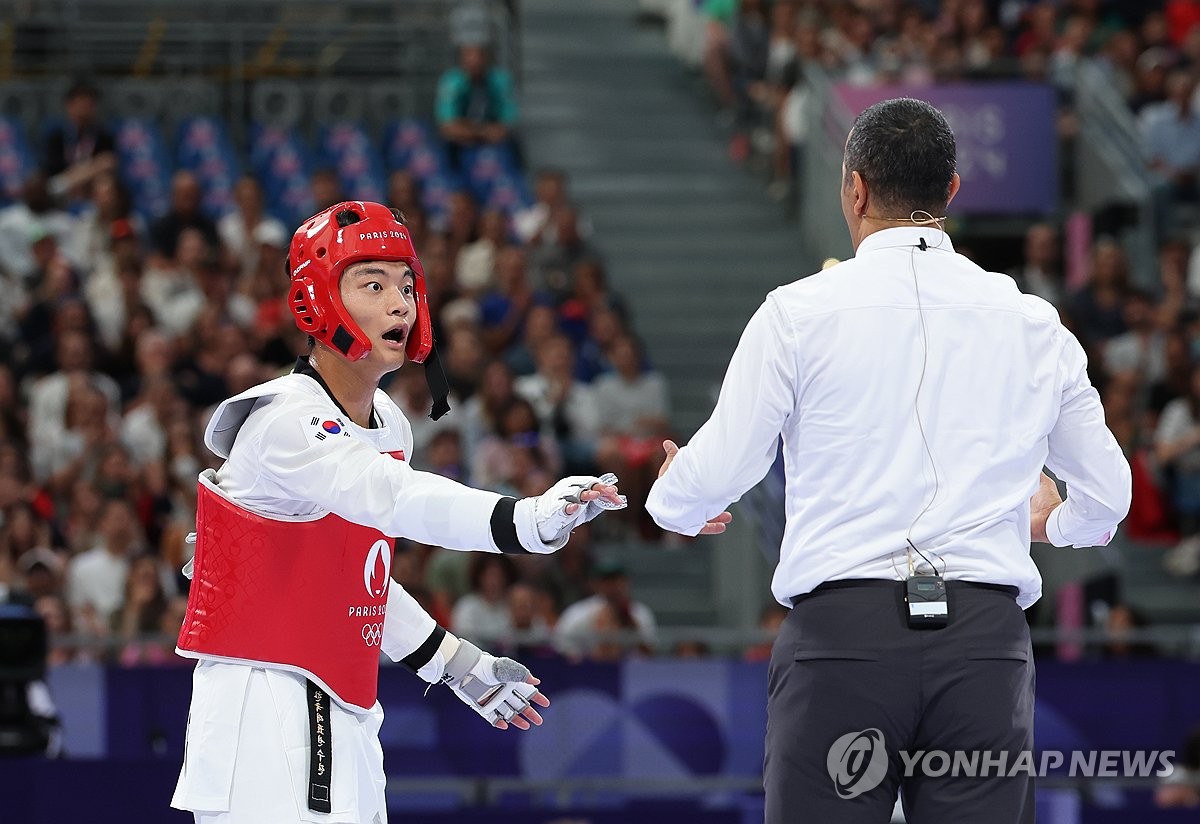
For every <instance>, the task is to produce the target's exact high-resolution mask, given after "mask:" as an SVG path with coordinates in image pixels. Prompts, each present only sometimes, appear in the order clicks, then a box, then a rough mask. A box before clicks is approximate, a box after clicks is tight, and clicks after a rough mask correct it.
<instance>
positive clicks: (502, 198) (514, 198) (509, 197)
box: [483, 171, 533, 217]
mask: <svg viewBox="0 0 1200 824" xmlns="http://www.w3.org/2000/svg"><path fill="white" fill-rule="evenodd" d="M483 204H484V207H485V208H487V209H500V210H501V211H503V212H504V213H505V214H506V215H508V216H509V217H512V215H513V214H514V213H516V212H519V211H521V210H522V209H528V208H529V207H530V206H532V205H533V195H532V194H531V193H530V191H529V185H528V184H527V183H526V182H525V177H524V176H523V175H522V174H521V173H520V172H516V171H514V172H505V173H504V174H501V175H500V176H498V177H497V178H496V179H494V180H493V181H492V183H491V186H490V188H489V190H488V193H487V197H486V198H484V199H483Z"/></svg>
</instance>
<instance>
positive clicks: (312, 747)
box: [305, 681, 333, 813]
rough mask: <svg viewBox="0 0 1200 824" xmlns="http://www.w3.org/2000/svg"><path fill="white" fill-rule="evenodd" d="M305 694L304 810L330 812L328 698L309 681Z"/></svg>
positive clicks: (330, 782) (331, 734) (329, 725)
mask: <svg viewBox="0 0 1200 824" xmlns="http://www.w3.org/2000/svg"><path fill="white" fill-rule="evenodd" d="M305 683H306V684H307V693H308V808H309V809H310V810H312V811H313V812H318V813H328V812H331V811H332V810H333V800H332V798H331V797H330V796H331V794H332V790H333V722H332V719H330V717H329V695H328V694H327V693H326V692H325V690H323V689H322V688H321V687H318V686H317V685H316V684H314V683H313V682H312V681H306V682H305Z"/></svg>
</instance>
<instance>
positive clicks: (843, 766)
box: [825, 727, 888, 798]
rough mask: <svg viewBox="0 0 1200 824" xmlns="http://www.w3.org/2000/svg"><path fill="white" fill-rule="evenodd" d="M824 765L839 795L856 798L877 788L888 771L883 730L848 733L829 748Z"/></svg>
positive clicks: (871, 729)
mask: <svg viewBox="0 0 1200 824" xmlns="http://www.w3.org/2000/svg"><path fill="white" fill-rule="evenodd" d="M825 768H826V769H827V770H829V777H830V778H832V779H833V788H834V790H836V791H837V794H838V798H857V797H858V796H860V795H862V794H863V793H865V792H870V791H871V790H873V789H875V788H876V787H878V786H879V782H881V781H883V777H884V776H885V775H887V770H888V758H887V752H886V750H884V747H883V733H882V732H880V731H879V730H877V729H875V728H874V727H869V728H868V729H865V730H862V731H861V732H848V733H846V734H845V735H843V736H842V737H841V738H839V739H838V740H837V741H834V742H833V746H831V747H830V748H829V755H827V756H826V757H825Z"/></svg>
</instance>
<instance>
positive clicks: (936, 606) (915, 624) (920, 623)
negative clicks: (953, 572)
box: [904, 575, 950, 629]
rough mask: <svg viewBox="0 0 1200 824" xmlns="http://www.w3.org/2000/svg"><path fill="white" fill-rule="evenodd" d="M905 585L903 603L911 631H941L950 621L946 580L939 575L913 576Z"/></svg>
mask: <svg viewBox="0 0 1200 824" xmlns="http://www.w3.org/2000/svg"><path fill="white" fill-rule="evenodd" d="M904 583H905V592H904V602H905V604H906V605H907V607H908V625H909V627H911V628H912V629H941V628H942V627H944V626H946V624H947V623H949V621H950V605H949V604H948V603H947V601H946V580H945V579H944V578H942V576H941V575H914V576H912V577H911V578H909V579H908V580H907V581H905V582H904Z"/></svg>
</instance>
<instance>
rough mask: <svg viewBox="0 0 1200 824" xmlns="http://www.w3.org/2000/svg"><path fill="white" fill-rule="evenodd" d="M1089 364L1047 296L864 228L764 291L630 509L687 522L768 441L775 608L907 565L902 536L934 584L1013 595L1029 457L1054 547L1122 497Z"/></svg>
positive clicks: (894, 232) (912, 235) (1026, 580)
mask: <svg viewBox="0 0 1200 824" xmlns="http://www.w3.org/2000/svg"><path fill="white" fill-rule="evenodd" d="M922 238H924V239H925V240H926V245H927V246H928V250H927V251H921V250H920V249H919V248H918V244H919V242H920V240H921V239H922ZM918 284H919V290H920V291H919V303H918V293H917V290H916V288H915V287H916V286H917V285H918ZM1086 367H1087V362H1086V357H1085V355H1084V353H1083V349H1082V348H1081V347H1080V345H1079V342H1078V341H1077V340H1076V339H1075V337H1074V336H1073V335H1072V334H1071V333H1070V332H1068V331H1067V330H1066V329H1065V328H1064V327H1063V325H1062V323H1061V322H1060V321H1059V319H1058V314H1057V312H1056V311H1055V310H1054V308H1053V307H1052V306H1050V304H1048V303H1046V302H1045V301H1043V300H1042V299H1041V298H1037V297H1033V296H1031V295H1022V294H1021V293H1020V292H1019V291H1018V290H1017V288H1016V285H1015V284H1014V283H1013V280H1012V278H1010V277H1008V276H1007V275H1001V274H995V273H991V272H986V271H984V270H983V269H981V268H979V267H978V266H976V265H975V264H974V263H972V262H971V261H969V260H967V259H966V258H964V257H962V256H960V255H958V254H956V253H955V252H954V249H953V246H952V245H951V242H950V238H949V237H948V236H946V235H945V234H944V233H942V232H941V231H940V230H938V229H936V228H921V227H903V228H895V229H886V230H883V231H879V232H876V233H874V234H871V235H869V236H868V237H866V238H865V239H864V240H863V241H862V243H861V245H860V246H859V249H858V253H857V255H856V257H854V258H852V259H850V260H847V261H845V262H844V263H841V264H838V265H837V266H834V267H832V268H830V269H827V270H825V271H823V272H820V273H818V274H815V275H813V276H811V277H808V278H804V279H803V280H799V281H796V282H794V283H791V284H788V285H786V286H782V287H780V288H778V289H776V290H775V291H773V292H771V294H769V295H768V296H767V299H766V301H765V302H764V303H763V305H762V306H761V307H760V308H759V310H758V311H757V312H756V313H755V315H754V317H753V318H751V320H750V322H749V324H748V325H747V327H746V330H745V332H744V333H743V335H742V339H741V342H740V343H739V344H738V347H737V350H736V351H735V352H734V354H733V358H732V359H731V361H730V363H729V370H728V372H727V374H726V376H725V382H724V385H723V386H722V387H721V394H720V398H719V399H718V401H717V406H716V409H714V411H713V414H712V417H711V418H710V419H709V420H708V422H706V423H705V424H704V425H703V426H702V427H701V428H700V429H699V431H697V432H696V435H695V437H693V438H692V440H691V442H690V443H689V444H688V445H687V446H685V447H683V448H682V449H681V450H680V451H679V454H678V455H677V456H676V458H675V461H674V463H673V464H672V465H671V466H670V468H669V469H668V471H667V472H666V474H665V475H664V476H663V477H662V478H661V479H660V480H659V481H658V482H657V483H655V485H654V487H653V489H652V490H651V492H650V496H649V500H648V502H647V509H648V510H649V511H650V513H651V514H652V515H653V516H654V519H655V521H657V522H658V524H659V525H660V526H662V527H664V528H666V529H670V530H673V531H676V532H681V533H684V534H688V535H695V534H697V533H698V532H699V531H700V529H701V528H702V527H703V526H704V524H705V522H706V521H707V520H708V519H710V518H712V517H714V516H716V515H717V514H719V513H720V512H721V511H722V510H723V509H724V508H725V507H726V506H727V505H728V504H729V503H730V502H731V501H736V500H738V499H739V498H740V497H741V496H742V495H743V494H744V493H745V492H746V491H747V490H748V489H750V487H752V486H754V484H756V483H758V481H759V480H760V479H761V478H762V477H763V476H764V475H765V474H766V472H767V470H768V468H770V466H771V463H772V462H773V460H774V458H775V453H776V447H777V444H778V443H779V438H780V436H781V435H782V438H783V453H784V462H785V466H786V495H785V497H786V516H787V526H786V528H785V531H784V537H783V545H782V547H781V552H780V561H779V565H778V567H777V568H776V571H775V576H774V580H773V582H772V591H773V593H774V595H775V597H776V598H777V599H778V600H779V601H780V603H783V604H785V605H790V600H791V598H792V597H794V596H796V595H800V594H803V593H806V592H809V591H811V590H812V589H813V588H814V587H816V586H817V585H819V584H821V583H822V582H825V581H830V580H835V579H844V578H876V579H900V578H903V577H906V575H907V565H908V550H907V539H909V538H911V540H912V542H913V543H914V544H915V545H916V547H917V548H918V549H920V550H921V551H922V552H924V553H925V555H927V556H929V557H930V558H931V560H932V561H933V563H934V564H935V566H937V568H938V570H939V571H942V570H943V569H944V574H945V576H946V578H948V579H960V580H968V581H977V582H984V583H994V584H1009V585H1013V586H1015V587H1017V588H1018V589H1019V591H1020V595H1019V596H1018V599H1017V600H1018V603H1019V604H1020V605H1021V606H1022V607H1028V606H1029V605H1031V604H1032V603H1033V602H1034V601H1036V600H1037V599H1038V597H1039V596H1040V595H1041V576H1040V575H1039V574H1038V570H1037V568H1036V566H1034V563H1033V560H1032V559H1031V558H1030V557H1029V534H1030V533H1029V524H1030V512H1029V498H1030V496H1031V495H1032V494H1033V493H1034V492H1035V491H1036V490H1037V488H1038V482H1039V473H1040V471H1041V469H1042V467H1043V465H1045V466H1047V467H1049V468H1050V469H1051V470H1052V471H1053V472H1054V473H1055V474H1056V475H1057V476H1058V477H1059V478H1060V479H1061V480H1063V481H1065V482H1066V484H1067V491H1068V499H1067V500H1066V501H1065V502H1064V503H1063V504H1061V505H1060V506H1059V507H1057V508H1056V509H1055V510H1054V512H1053V513H1052V514H1051V516H1050V519H1049V522H1048V523H1047V527H1046V531H1047V534H1048V536H1049V538H1050V541H1051V542H1052V543H1053V544H1054V545H1055V546H1097V545H1103V544H1106V543H1108V541H1109V540H1110V539H1111V538H1112V534H1113V532H1114V530H1115V529H1116V526H1117V524H1118V523H1119V522H1120V521H1121V519H1122V518H1124V517H1125V514H1126V513H1127V512H1128V510H1129V498H1130V472H1129V464H1128V463H1127V462H1126V460H1125V457H1124V456H1123V455H1122V454H1121V450H1120V447H1119V446H1118V445H1117V442H1116V439H1115V438H1113V436H1112V433H1111V432H1109V431H1108V429H1107V427H1106V426H1105V424H1104V413H1103V410H1102V409H1101V406H1100V398H1099V396H1098V394H1097V393H1096V390H1095V389H1094V388H1093V387H1092V385H1091V383H1090V382H1089V381H1088V377H1087V371H1086ZM918 410H919V415H918ZM913 561H914V562H916V563H917V564H919V567H920V568H922V571H925V570H924V566H925V565H924V563H923V562H921V558H920V557H919V556H917V555H916V554H915V553H914V554H913Z"/></svg>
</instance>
